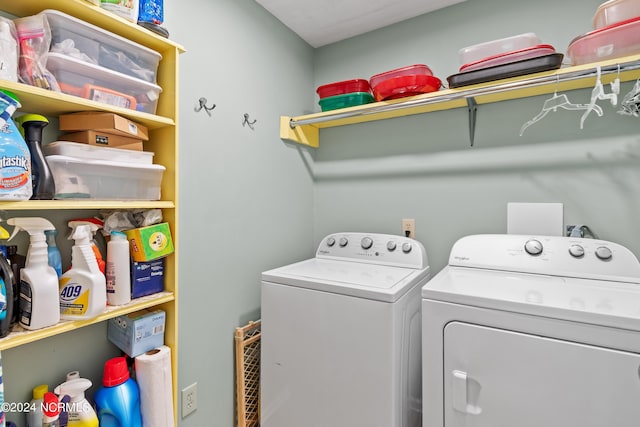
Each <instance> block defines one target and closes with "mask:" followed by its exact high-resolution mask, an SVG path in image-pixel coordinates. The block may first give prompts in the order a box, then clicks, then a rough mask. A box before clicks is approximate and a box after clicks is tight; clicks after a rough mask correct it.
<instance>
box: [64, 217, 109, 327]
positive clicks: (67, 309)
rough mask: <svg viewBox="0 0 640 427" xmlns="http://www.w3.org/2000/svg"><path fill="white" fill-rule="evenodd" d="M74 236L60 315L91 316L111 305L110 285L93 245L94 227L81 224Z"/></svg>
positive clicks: (74, 231)
mask: <svg viewBox="0 0 640 427" xmlns="http://www.w3.org/2000/svg"><path fill="white" fill-rule="evenodd" d="M71 238H72V239H74V240H75V245H73V248H72V249H71V268H70V269H69V270H67V271H66V272H65V273H64V274H63V275H62V277H60V317H61V318H62V319H65V320H73V319H91V318H93V317H96V316H97V315H98V314H100V313H102V312H103V311H104V310H105V308H106V306H107V285H106V280H105V277H104V274H102V272H101V271H100V269H99V268H98V262H97V261H96V256H95V254H94V253H93V248H92V247H91V229H90V228H89V226H87V225H79V226H77V227H76V228H75V229H74V230H73V234H72V235H71Z"/></svg>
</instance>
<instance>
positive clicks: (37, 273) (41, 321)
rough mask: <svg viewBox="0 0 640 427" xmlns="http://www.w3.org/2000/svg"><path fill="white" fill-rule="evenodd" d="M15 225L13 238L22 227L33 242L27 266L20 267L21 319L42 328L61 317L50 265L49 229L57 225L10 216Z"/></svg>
mask: <svg viewBox="0 0 640 427" xmlns="http://www.w3.org/2000/svg"><path fill="white" fill-rule="evenodd" d="M7 224H9V225H13V226H14V227H15V228H14V230H13V234H12V235H11V237H10V238H9V240H11V239H12V238H13V237H14V236H15V235H16V234H17V233H18V232H19V231H21V230H24V231H26V232H27V233H29V238H30V243H29V250H28V251H27V260H26V262H25V266H24V268H23V269H22V270H20V300H19V303H18V309H19V310H20V312H19V314H18V323H20V325H21V326H22V327H23V328H25V329H41V328H46V327H47V326H52V325H55V324H56V323H58V322H59V321H60V303H59V298H58V275H57V274H56V271H55V270H54V269H53V267H51V266H50V265H49V255H48V253H47V242H46V238H45V235H44V232H45V231H46V230H54V229H55V227H54V226H53V224H51V223H50V222H49V221H48V220H46V219H44V218H40V217H19V218H9V219H8V220H7Z"/></svg>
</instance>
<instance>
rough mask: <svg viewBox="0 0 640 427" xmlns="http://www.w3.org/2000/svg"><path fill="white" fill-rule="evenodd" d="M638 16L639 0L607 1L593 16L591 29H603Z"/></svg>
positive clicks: (639, 12) (639, 10)
mask: <svg viewBox="0 0 640 427" xmlns="http://www.w3.org/2000/svg"><path fill="white" fill-rule="evenodd" d="M638 16H640V0H609V1H607V2H604V3H602V4H601V5H600V6H599V7H598V9H597V10H596V14H595V15H594V16H593V28H594V29H595V30H597V29H599V28H604V27H606V26H609V25H613V24H617V23H618V22H622V21H626V20H627V19H631V18H636V17H638Z"/></svg>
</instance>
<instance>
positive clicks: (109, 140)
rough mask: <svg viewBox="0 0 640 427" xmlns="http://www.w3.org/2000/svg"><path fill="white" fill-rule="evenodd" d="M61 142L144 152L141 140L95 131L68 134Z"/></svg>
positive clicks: (63, 136) (62, 137) (61, 138)
mask: <svg viewBox="0 0 640 427" xmlns="http://www.w3.org/2000/svg"><path fill="white" fill-rule="evenodd" d="M60 140H63V141H71V142H82V143H84V144H90V145H98V146H101V147H112V148H120V149H125V150H135V151H142V150H143V148H144V147H143V143H142V140H141V139H135V138H129V137H127V136H120V135H113V134H109V133H105V132H100V131H93V130H85V131H82V132H74V133H67V134H65V135H62V136H61V137H60Z"/></svg>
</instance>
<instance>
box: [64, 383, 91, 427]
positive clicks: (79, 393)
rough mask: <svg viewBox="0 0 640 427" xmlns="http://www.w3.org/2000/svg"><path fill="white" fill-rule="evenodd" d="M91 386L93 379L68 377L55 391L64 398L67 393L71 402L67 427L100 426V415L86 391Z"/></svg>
mask: <svg viewBox="0 0 640 427" xmlns="http://www.w3.org/2000/svg"><path fill="white" fill-rule="evenodd" d="M89 387H91V381H89V380H88V379H86V378H74V379H67V381H66V382H63V383H62V384H60V385H59V386H58V387H56V388H55V390H54V392H55V393H56V394H57V395H58V396H60V398H62V397H63V396H64V395H67V396H69V397H70V398H71V401H70V402H69V406H70V409H69V421H68V423H67V427H98V415H96V411H94V409H93V407H92V406H91V404H90V403H89V401H88V400H87V399H85V397H84V392H85V391H86V390H88V389H89Z"/></svg>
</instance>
